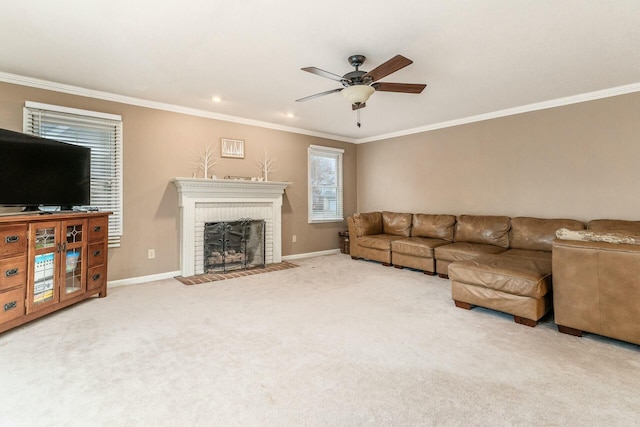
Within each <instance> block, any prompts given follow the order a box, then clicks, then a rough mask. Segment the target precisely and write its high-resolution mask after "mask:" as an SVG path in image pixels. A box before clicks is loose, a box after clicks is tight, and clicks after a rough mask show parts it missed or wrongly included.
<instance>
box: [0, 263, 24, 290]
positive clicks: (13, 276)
mask: <svg viewBox="0 0 640 427" xmlns="http://www.w3.org/2000/svg"><path fill="white" fill-rule="evenodd" d="M26 283H27V256H26V255H23V256H18V257H14V258H4V259H0V291H3V290H5V289H9V288H15V287H16V286H19V285H23V286H24V285H25V284H26Z"/></svg>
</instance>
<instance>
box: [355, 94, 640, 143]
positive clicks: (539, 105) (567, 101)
mask: <svg viewBox="0 0 640 427" xmlns="http://www.w3.org/2000/svg"><path fill="white" fill-rule="evenodd" d="M634 92H640V83H633V84H630V85H625V86H616V87H613V88H609V89H603V90H598V91H594V92H587V93H583V94H580V95H574V96H567V97H564V98H557V99H552V100H550V101H543V102H536V103H533V104H528V105H522V106H520V107H515V108H507V109H505V110H498V111H494V112H491V113H486V114H478V115H477V116H470V117H465V118H462V119H456V120H449V121H446V122H440V123H434V124H432V125H427V126H421V127H417V128H413V129H407V130H403V131H399V132H392V133H387V134H384V135H378V136H372V137H370V138H361V139H357V140H356V141H355V143H356V144H364V143H367V142H374V141H381V140H383V139H390V138H397V137H400V136H407V135H413V134H416V133H422V132H428V131H432V130H436V129H444V128H449V127H453V126H460V125H464V124H468V123H474V122H481V121H485V120H491V119H497V118H499V117H505V116H513V115H516V114H522V113H528V112H532V111H539V110H546V109H548V108H555V107H562V106H564V105H571V104H579V103H581V102H586V101H594V100H596V99H602V98H610V97H613V96H618V95H626V94H629V93H634Z"/></svg>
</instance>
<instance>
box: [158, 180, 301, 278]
mask: <svg viewBox="0 0 640 427" xmlns="http://www.w3.org/2000/svg"><path fill="white" fill-rule="evenodd" d="M170 182H172V183H173V184H174V185H175V186H176V189H177V190H178V205H179V207H180V272H181V274H182V276H192V275H194V274H198V273H202V271H196V255H195V250H194V248H195V245H196V226H195V223H196V212H197V210H198V209H199V207H200V206H205V205H206V206H212V205H214V206H215V204H233V203H237V204H242V203H247V202H251V203H257V204H264V205H265V206H266V205H268V206H269V207H270V209H269V211H270V214H271V218H270V220H271V223H272V226H273V233H272V236H273V237H272V238H273V242H272V245H271V248H272V253H271V256H270V257H269V259H270V260H271V262H274V263H275V262H281V261H282V212H281V209H282V195H283V194H284V189H285V188H286V187H287V186H289V185H291V183H290V182H276V181H267V182H264V181H247V180H232V179H203V178H173V179H171V181H170ZM235 219H238V218H228V220H235ZM254 219H265V218H254Z"/></svg>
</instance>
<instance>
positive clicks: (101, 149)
mask: <svg viewBox="0 0 640 427" xmlns="http://www.w3.org/2000/svg"><path fill="white" fill-rule="evenodd" d="M24 132H25V133H30V134H33V135H37V136H41V137H43V138H51V139H55V140H58V141H62V142H67V143H70V144H76V145H81V146H83V147H88V148H91V206H92V207H95V208H98V209H100V210H101V211H111V212H113V215H110V216H109V247H119V246H120V237H121V236H122V118H121V117H120V116H118V115H114V114H106V113H97V112H93V111H85V110H77V109H75V108H66V107H59V106H56V105H47V104H40V103H36V102H30V101H27V103H26V106H25V108H24Z"/></svg>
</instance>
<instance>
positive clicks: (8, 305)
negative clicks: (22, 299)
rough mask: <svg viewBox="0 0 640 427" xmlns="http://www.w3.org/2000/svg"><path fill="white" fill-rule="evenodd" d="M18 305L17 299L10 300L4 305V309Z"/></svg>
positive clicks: (7, 309)
mask: <svg viewBox="0 0 640 427" xmlns="http://www.w3.org/2000/svg"><path fill="white" fill-rule="evenodd" d="M17 306H18V301H11V302H8V303H6V304H5V305H4V311H9V310H11V309H13V308H16V307H17Z"/></svg>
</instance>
